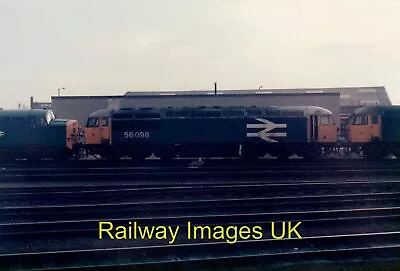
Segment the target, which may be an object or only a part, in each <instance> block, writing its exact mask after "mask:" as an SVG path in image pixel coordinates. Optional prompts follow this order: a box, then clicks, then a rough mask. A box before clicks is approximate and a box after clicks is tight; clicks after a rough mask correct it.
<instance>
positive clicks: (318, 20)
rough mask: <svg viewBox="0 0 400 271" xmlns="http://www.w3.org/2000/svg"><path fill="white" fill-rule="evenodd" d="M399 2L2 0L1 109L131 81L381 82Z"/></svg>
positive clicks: (189, 84)
mask: <svg viewBox="0 0 400 271" xmlns="http://www.w3.org/2000/svg"><path fill="white" fill-rule="evenodd" d="M399 26H400V1H396V0H301V1H300V0H126V1H124V0H109V1H106V0H64V1H58V0H35V1H32V0H0V91H1V94H2V95H1V96H0V107H5V108H15V107H16V106H17V104H18V102H22V103H24V104H26V105H28V103H29V97H30V96H34V97H35V100H39V101H50V96H51V95H56V94H57V88H59V87H65V88H66V89H65V90H64V91H63V93H62V94H65V95H119V94H123V93H125V91H127V90H190V89H212V88H213V82H214V81H218V86H219V88H220V89H241V88H246V89H249V88H251V89H255V88H257V87H258V86H259V85H262V86H263V87H264V88H301V87H341V86H375V85H384V86H385V87H386V89H387V91H388V93H389V96H390V98H391V100H392V102H393V103H397V104H400V92H399V90H400V28H399Z"/></svg>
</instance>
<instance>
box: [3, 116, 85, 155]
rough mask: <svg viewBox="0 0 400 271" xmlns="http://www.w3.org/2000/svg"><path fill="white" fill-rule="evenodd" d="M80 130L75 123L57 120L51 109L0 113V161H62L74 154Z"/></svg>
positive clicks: (77, 147) (77, 148)
mask: <svg viewBox="0 0 400 271" xmlns="http://www.w3.org/2000/svg"><path fill="white" fill-rule="evenodd" d="M79 145H80V128H79V123H78V121H76V120H61V119H60V120H57V119H55V117H54V114H53V112H52V111H51V110H42V109H37V110H1V111H0V159H2V160H6V159H8V160H12V159H25V158H26V159H41V158H52V159H57V160H65V159H68V158H69V157H71V156H73V155H74V154H76V153H77V152H78V150H79Z"/></svg>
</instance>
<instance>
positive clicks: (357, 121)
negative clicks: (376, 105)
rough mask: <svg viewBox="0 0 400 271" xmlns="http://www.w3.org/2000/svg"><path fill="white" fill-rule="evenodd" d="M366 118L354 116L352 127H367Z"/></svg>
mask: <svg viewBox="0 0 400 271" xmlns="http://www.w3.org/2000/svg"><path fill="white" fill-rule="evenodd" d="M367 124H368V116H356V117H355V118H354V121H353V125H367Z"/></svg>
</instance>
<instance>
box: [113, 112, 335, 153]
mask: <svg viewBox="0 0 400 271" xmlns="http://www.w3.org/2000/svg"><path fill="white" fill-rule="evenodd" d="M337 132H338V129H337V127H336V125H335V123H334V122H333V117H332V114H331V112H330V111H328V110H326V109H323V108H320V107H314V106H308V107H304V106H303V107H263V108H261V107H224V108H184V107H183V108H161V109H151V108H142V109H140V108H139V109H120V110H117V111H114V112H113V115H112V150H113V152H115V153H114V156H115V157H121V156H124V155H126V156H130V157H132V158H137V159H143V158H144V157H146V156H148V155H150V154H152V153H154V154H155V155H156V156H159V157H161V158H162V159H172V158H174V157H176V156H180V157H210V156H219V157H227V156H231V157H238V156H241V157H243V158H245V159H257V158H258V157H260V156H263V155H265V154H266V153H268V154H270V155H271V156H275V157H278V158H280V159H286V158H288V157H289V156H290V155H292V154H297V155H299V156H303V157H306V158H315V157H317V156H319V155H320V153H321V150H322V149H323V148H325V149H326V150H328V149H329V148H332V147H333V146H334V144H335V143H336V140H337Z"/></svg>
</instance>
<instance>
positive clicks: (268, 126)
mask: <svg viewBox="0 0 400 271" xmlns="http://www.w3.org/2000/svg"><path fill="white" fill-rule="evenodd" d="M256 120H258V121H259V122H262V123H255V124H247V129H257V128H258V129H260V128H264V129H263V130H261V131H259V132H257V133H247V137H259V138H261V139H262V140H265V141H267V142H278V141H277V140H275V139H272V138H271V137H286V136H287V133H270V131H272V130H274V129H277V128H287V124H276V123H273V122H272V121H269V120H266V119H256Z"/></svg>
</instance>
